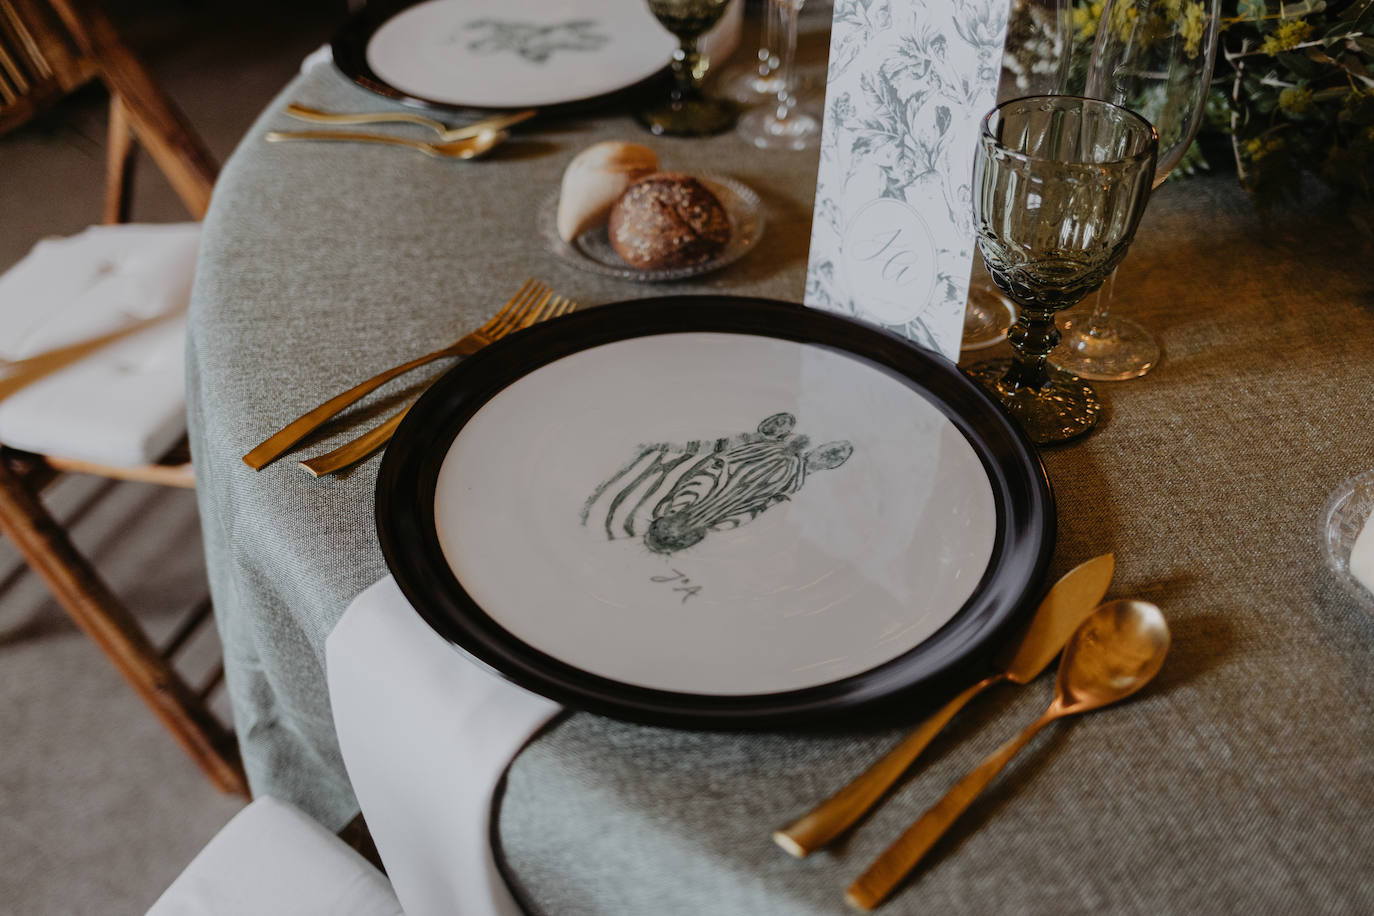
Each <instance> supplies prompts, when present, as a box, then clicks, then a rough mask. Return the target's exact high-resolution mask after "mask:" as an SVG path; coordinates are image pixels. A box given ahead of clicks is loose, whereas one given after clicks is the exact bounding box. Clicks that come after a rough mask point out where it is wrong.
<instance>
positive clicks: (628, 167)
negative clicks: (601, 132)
mask: <svg viewBox="0 0 1374 916" xmlns="http://www.w3.org/2000/svg"><path fill="white" fill-rule="evenodd" d="M656 171H658V157H657V156H656V155H654V151H653V150H651V149H649V148H648V147H647V146H641V145H640V144H638V143H622V142H620V141H617V140H608V141H606V142H604V143H596V144H593V145H592V146H589V147H587V148H586V149H584V150H583V151H582V152H580V153H578V154H577V155H576V156H575V157H573V161H572V162H570V163H568V168H567V170H566V171H565V172H564V173H563V186H562V190H561V191H560V192H559V195H558V234H559V235H560V236H562V238H563V241H565V242H571V241H572V240H573V239H575V238H577V237H578V236H579V235H581V234H582V233H584V232H586V231H587V230H588V229H595V228H596V227H598V226H604V225H606V218H607V217H608V216H610V213H611V205H612V204H614V203H615V202H616V199H617V198H619V197H620V195H621V194H622V193H624V191H625V189H626V188H628V187H629V186H630V185H632V184H633V183H634V182H635V181H636V180H637V179H640V178H643V177H644V176H645V175H652V174H653V173H654V172H656Z"/></svg>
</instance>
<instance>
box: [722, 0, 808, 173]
mask: <svg viewBox="0 0 1374 916" xmlns="http://www.w3.org/2000/svg"><path fill="white" fill-rule="evenodd" d="M805 3H806V0H777V4H778V12H779V14H781V16H782V69H781V70H780V71H779V73H780V75H781V77H782V87H781V88H780V89H779V90H778V98H777V104H775V105H764V106H762V107H761V108H757V109H755V110H754V111H751V112H749V113H748V114H746V115H745V116H744V117H742V118H740V122H739V132H740V135H741V136H743V137H744V138H745V139H746V140H748V141H749V142H750V143H752V144H754V145H755V146H757V147H759V148H760V149H807V148H809V147H813V146H816V145H817V144H818V143H820V140H821V120H820V118H818V117H816V116H815V115H812V114H810V113H808V112H805V111H802V110H800V109H799V108H798V107H797V67H796V63H797V20H798V19H800V18H801V11H802V6H804V5H805Z"/></svg>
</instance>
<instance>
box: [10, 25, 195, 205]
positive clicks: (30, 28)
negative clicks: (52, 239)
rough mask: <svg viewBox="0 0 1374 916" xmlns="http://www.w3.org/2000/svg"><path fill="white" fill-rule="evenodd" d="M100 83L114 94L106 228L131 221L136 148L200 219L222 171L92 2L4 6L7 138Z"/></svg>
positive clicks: (193, 131)
mask: <svg viewBox="0 0 1374 916" xmlns="http://www.w3.org/2000/svg"><path fill="white" fill-rule="evenodd" d="M93 77H98V78H99V79H100V80H101V81H102V82H103V83H104V84H105V86H106V87H107V88H108V89H109V91H110V126H109V145H108V148H107V152H106V182H105V213H104V221H105V222H106V223H117V222H125V221H127V220H128V217H129V202H130V196H131V194H130V192H131V189H132V178H133V149H134V148H133V141H134V140H137V141H138V143H139V144H140V145H141V146H142V147H143V148H144V149H145V150H146V151H147V153H148V155H149V156H151V157H152V159H153V162H154V163H155V164H156V165H157V167H158V169H159V170H160V171H161V172H162V173H163V174H164V175H166V176H167V179H168V181H169V182H170V183H171V185H172V188H173V190H175V191H176V193H177V196H178V197H180V198H181V201H182V203H184V204H185V205H186V209H187V210H188V211H190V213H191V215H192V216H193V217H194V218H196V219H201V218H203V217H204V216H205V211H206V208H207V207H208V206H209V203H210V191H211V188H212V187H213V186H214V183H215V176H216V174H217V173H218V167H217V166H216V165H215V160H214V158H213V157H212V156H211V155H210V153H209V150H208V149H207V148H206V146H205V144H204V142H203V141H202V140H201V139H200V138H199V137H198V136H197V135H196V132H195V130H194V129H192V127H191V125H190V123H189V122H188V121H187V120H186V118H185V116H184V115H183V114H182V113H181V112H180V111H179V110H178V109H177V107H176V105H175V104H174V103H173V102H172V100H171V98H170V97H168V95H167V93H166V92H164V91H163V89H162V87H161V86H159V85H158V84H157V82H156V81H155V80H154V79H153V77H152V75H151V74H150V73H149V71H148V69H147V67H145V66H144V65H143V63H142V61H140V60H139V59H138V58H137V56H135V55H134V53H133V52H132V51H131V50H129V48H128V46H127V45H125V44H124V42H123V41H122V40H121V39H120V37H119V33H118V32H117V31H116V30H115V28H114V26H113V24H112V23H111V22H110V20H109V19H108V18H107V17H106V16H105V14H104V13H103V12H102V11H101V10H100V9H99V7H98V6H96V5H95V4H94V3H93V2H91V0H0V133H4V132H5V131H6V130H9V129H12V128H14V127H16V126H18V125H19V124H22V123H24V122H25V121H27V120H28V119H29V118H30V117H32V116H33V115H34V114H35V113H36V112H37V111H39V110H41V109H42V108H43V107H44V106H46V105H48V104H51V103H52V102H54V101H56V100H57V99H59V98H61V97H62V96H63V95H65V94H66V93H68V92H70V91H72V90H73V89H75V88H77V87H78V86H81V85H82V84H84V83H86V82H88V81H89V80H90V79H92V78H93Z"/></svg>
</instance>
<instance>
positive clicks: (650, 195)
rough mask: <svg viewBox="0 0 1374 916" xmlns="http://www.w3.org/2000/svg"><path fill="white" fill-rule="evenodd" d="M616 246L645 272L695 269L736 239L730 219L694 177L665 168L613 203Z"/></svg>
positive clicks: (619, 251) (640, 182) (625, 257)
mask: <svg viewBox="0 0 1374 916" xmlns="http://www.w3.org/2000/svg"><path fill="white" fill-rule="evenodd" d="M610 236H611V247H613V248H614V249H615V250H616V253H617V254H619V255H620V256H621V257H622V258H624V259H625V262H626V263H627V264H629V265H631V266H633V267H638V268H641V269H645V270H663V269H665V268H673V267H689V266H691V265H693V264H699V263H701V262H702V261H705V260H709V259H710V258H712V257H714V256H715V255H717V254H719V253H720V251H721V250H722V249H723V248H724V247H725V245H726V243H727V242H729V241H730V217H729V215H728V214H727V213H726V212H725V208H724V207H723V206H721V203H720V200H719V199H717V197H716V195H714V194H712V193H711V192H710V191H709V190H707V188H706V186H705V185H703V184H702V183H701V182H700V181H697V180H696V179H695V178H693V177H692V176H690V175H684V174H681V173H678V172H659V173H657V174H654V175H650V176H648V177H646V178H641V179H639V181H636V182H635V183H634V184H632V185H630V186H629V187H628V188H626V189H625V193H624V194H621V195H620V199H619V200H617V201H616V202H615V205H614V206H613V207H611V223H610Z"/></svg>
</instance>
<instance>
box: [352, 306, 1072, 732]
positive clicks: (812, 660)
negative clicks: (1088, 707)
mask: <svg viewBox="0 0 1374 916" xmlns="http://www.w3.org/2000/svg"><path fill="white" fill-rule="evenodd" d="M377 526H378V536H379V539H380V541H381V545H382V550H383V553H384V554H385V556H386V560H387V563H388V565H389V566H390V568H391V571H392V573H393V575H394V576H395V578H396V581H397V583H398V584H399V585H400V587H401V589H402V591H403V592H404V593H405V594H406V596H407V598H408V599H409V600H410V601H411V603H412V604H413V605H414V606H415V608H416V610H417V611H418V612H419V613H420V615H421V616H422V617H423V618H424V619H425V620H426V621H427V622H428V623H429V624H430V626H431V627H433V628H434V629H435V630H436V631H437V632H438V633H439V634H440V635H442V636H443V637H444V638H446V639H448V640H449V641H451V642H452V643H454V644H455V645H457V646H458V647H459V648H461V649H463V650H464V651H466V652H467V653H468V654H469V655H471V656H472V657H474V658H475V659H477V660H479V661H480V662H482V663H484V664H486V665H488V666H489V667H491V668H492V669H494V670H495V671H497V672H499V673H500V674H502V675H504V676H506V677H508V678H509V679H511V680H512V681H514V682H516V683H517V684H520V685H522V686H524V687H526V688H528V689H530V690H533V691H535V692H537V693H540V694H543V695H545V696H548V697H551V698H553V699H555V700H558V701H559V702H562V703H565V704H567V705H569V706H572V707H576V708H583V709H589V710H593V711H596V712H600V713H604V714H607V715H613V716H617V717H621V718H627V719H632V720H637V721H645V722H653V723H660V724H673V725H691V726H712V727H715V726H733V727H748V726H755V727H757V726H761V725H768V726H777V725H785V724H799V723H802V722H809V721H817V720H821V719H825V718H830V717H834V716H837V715H841V714H844V713H847V712H852V711H854V710H856V709H858V708H860V707H866V706H869V705H871V704H875V703H876V702H878V701H880V700H885V699H896V698H904V699H907V698H913V697H918V696H919V693H920V690H921V688H922V687H923V686H927V685H929V684H930V683H931V682H932V681H934V680H935V679H937V678H941V677H944V676H948V675H950V674H952V673H954V672H956V671H957V670H958V669H960V668H961V667H966V666H969V665H971V664H974V663H975V662H981V661H983V660H984V657H985V656H986V655H987V654H988V653H990V652H991V651H992V650H994V649H995V648H996V647H997V646H998V644H999V642H1000V637H1002V636H1003V635H1004V634H1005V633H1006V632H1007V631H1008V630H1009V629H1011V628H1014V627H1015V626H1016V625H1017V623H1018V622H1020V621H1021V620H1022V619H1023V617H1024V614H1026V613H1028V612H1029V610H1030V609H1031V606H1032V605H1033V602H1034V599H1035V597H1036V592H1037V589H1038V587H1039V584H1040V582H1041V579H1042V578H1043V576H1044V573H1045V570H1046V568H1047V566H1048V563H1049V560H1050V555H1051V552H1052V548H1053V541H1054V532H1055V513H1054V505H1053V500H1052V497H1051V494H1050V489H1049V484H1048V481H1047V479H1046V477H1045V474H1044V470H1043V468H1042V466H1041V464H1040V462H1039V459H1038V457H1037V455H1036V452H1035V450H1034V448H1033V447H1032V446H1031V445H1030V443H1029V442H1028V441H1027V440H1026V439H1025V437H1024V436H1023V435H1022V434H1021V432H1020V431H1019V429H1018V428H1017V427H1016V426H1015V424H1014V422H1013V421H1011V420H1010V419H1009V418H1008V417H1007V415H1006V414H1005V413H1004V412H1003V411H1002V410H1001V408H999V407H998V406H997V405H996V404H995V403H993V402H992V401H991V399H989V398H988V397H987V396H986V395H984V394H983V392H982V391H981V390H980V389H979V388H978V387H977V386H976V385H974V384H973V383H972V382H971V381H969V380H968V379H967V378H966V377H965V376H964V375H963V373H961V372H960V371H959V370H958V369H957V368H956V367H955V366H953V365H952V364H950V363H948V362H947V361H945V360H944V359H942V358H940V357H938V356H935V355H933V354H930V353H928V352H926V351H923V350H920V349H917V348H915V347H913V346H912V345H910V344H909V343H908V342H907V341H906V340H904V339H902V338H899V337H897V336H895V335H892V334H889V333H886V332H884V331H880V330H877V329H874V328H872V327H870V326H868V325H865V324H861V323H859V322H856V321H853V320H851V319H848V318H844V317H841V316H838V315H833V314H830V313H825V312H819V311H816V310H813V309H807V308H803V307H801V306H798V305H792V304H788V303H781V302H774V301H769V300H760V299H747V298H738V297H704V296H696V297H672V298H664V299H647V300H637V301H633V302H625V303H619V304H616V305H610V306H604V307H601V308H596V309H592V310H589V311H587V312H584V313H580V314H575V315H572V316H568V317H566V318H563V319H559V320H558V321H556V322H550V323H548V324H546V325H541V326H536V327H535V328H532V329H530V330H528V331H524V332H521V333H519V334H517V335H514V336H512V337H510V338H507V339H506V340H504V341H502V342H500V343H498V344H496V345H494V346H491V347H489V348H487V349H486V350H484V351H482V352H481V353H478V354H477V355H475V356H473V357H471V358H469V359H468V360H467V361H466V362H464V363H462V364H460V365H459V366H457V367H456V368H455V369H453V370H452V371H451V372H449V373H448V374H447V375H445V376H443V377H442V378H441V379H440V380H439V381H438V382H436V383H435V384H434V385H433V386H432V387H431V388H430V389H429V391H427V392H426V393H425V395H424V396H423V397H422V398H421V399H420V401H419V402H418V403H417V404H416V405H415V407H413V408H412V409H411V411H410V413H409V414H408V415H407V416H406V419H405V421H404V423H403V424H402V425H401V427H400V429H399V430H398V431H397V434H396V437H395V438H394V439H393V440H392V443H391V445H390V447H389V448H388V450H387V453H386V456H385V458H384V460H383V462H382V467H381V470H380V473H379V478H378V484H377Z"/></svg>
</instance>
